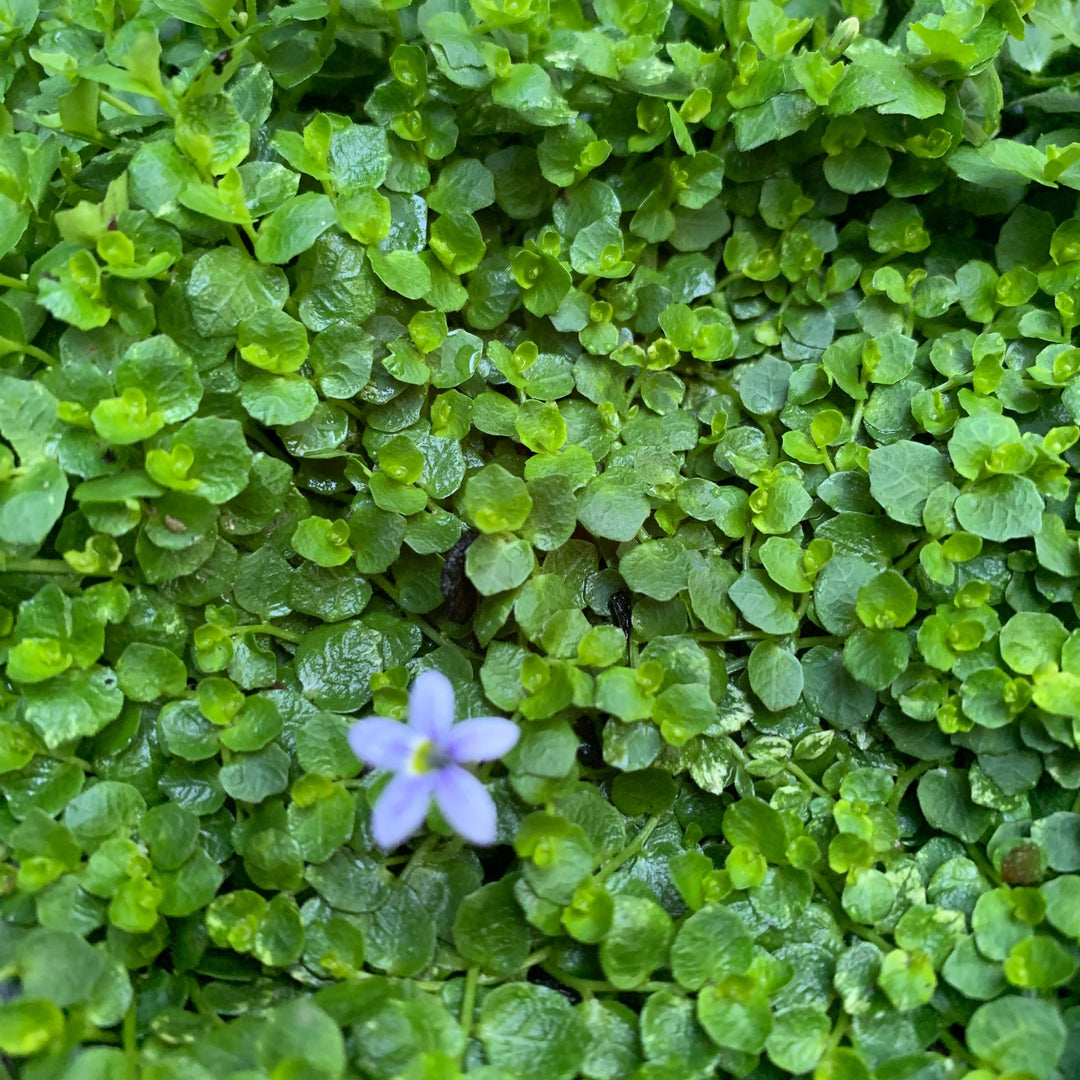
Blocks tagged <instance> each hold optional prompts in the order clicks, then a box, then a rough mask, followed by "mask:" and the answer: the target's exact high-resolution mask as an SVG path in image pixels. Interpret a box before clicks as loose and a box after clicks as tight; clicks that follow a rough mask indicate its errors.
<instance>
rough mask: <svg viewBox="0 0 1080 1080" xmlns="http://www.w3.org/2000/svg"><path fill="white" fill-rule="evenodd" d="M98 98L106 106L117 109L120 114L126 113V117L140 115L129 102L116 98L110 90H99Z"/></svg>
mask: <svg viewBox="0 0 1080 1080" xmlns="http://www.w3.org/2000/svg"><path fill="white" fill-rule="evenodd" d="M98 96H99V97H100V98H101V100H102V101H104V102H105V103H106V104H108V105H111V106H112V107H113V108H114V109H118V110H119V111H120V112H122V113H127V115H128V116H139V115H141V114H140V112H139V110H138V109H136V108H135V106H134V105H132V104H131V102H130V101H125V100H124V99H123V98H118V97H117V96H116V95H115V94H114V93H113V92H112V91H111V90H105V89H104V88H99V89H98Z"/></svg>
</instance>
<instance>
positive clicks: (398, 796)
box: [349, 671, 521, 851]
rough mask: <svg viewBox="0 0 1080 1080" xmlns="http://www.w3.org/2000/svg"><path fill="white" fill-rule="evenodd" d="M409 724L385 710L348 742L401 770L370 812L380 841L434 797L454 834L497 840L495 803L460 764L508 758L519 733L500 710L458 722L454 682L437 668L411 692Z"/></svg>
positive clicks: (371, 760)
mask: <svg viewBox="0 0 1080 1080" xmlns="http://www.w3.org/2000/svg"><path fill="white" fill-rule="evenodd" d="M408 716H409V719H408V723H407V724H402V723H400V722H399V721H397V720H388V719H386V718H385V717H382V716H372V717H368V719H366V720H360V721H358V722H357V723H355V724H353V726H352V728H351V729H350V730H349V745H350V746H351V747H352V749H353V753H355V754H356V756H357V757H358V758H360V759H361V760H362V761H366V762H367V763H368V764H369V765H374V766H375V767H376V768H378V769H387V770H389V771H390V772H393V773H394V774H395V775H394V777H393V779H391V781H390V782H389V783H388V784H387V785H386V787H385V788H383V790H382V792H381V793H380V795H379V797H378V799H377V800H376V803H375V809H374V811H373V813H372V815H371V831H372V834H373V836H374V837H375V843H377V844H378V845H379V847H381V848H383V849H384V850H386V851H389V850H390V849H391V848H395V847H397V846H398V845H399V844H401V843H402V842H404V841H405V840H407V839H408V838H409V837H410V836H412V834H413V833H414V832H416V830H417V829H419V828H420V826H421V825H422V824H423V822H424V818H425V817H426V816H427V812H428V807H429V805H430V804H431V800H432V798H434V799H435V802H436V803H438V806H439V809H440V810H441V811H442V815H443V817H444V818H446V821H447V823H448V824H449V825H450V827H451V828H453V829H454V830H455V831H456V832H458V833H460V835H461V836H463V837H464V838H465V839H466V840H468V841H469V842H470V843H473V844H481V845H488V844H493V843H494V842H495V803H494V802H493V801H492V798H491V796H490V795H489V794H488V792H487V790H486V789H485V787H484V785H483V784H482V783H480V781H479V780H477V778H476V777H475V776H473V775H472V773H470V772H468V771H467V770H465V769H463V768H462V767H461V766H462V765H465V764H470V763H472V762H476V761H492V760H494V759H495V758H498V757H502V755H503V754H505V753H506V752H507V751H509V750H510V749H511V748H512V747H513V746H514V745H515V743H517V741H518V736H519V735H520V734H521V732H520V731H519V730H518V726H517V724H515V723H514V722H513V721H512V720H506V719H504V718H503V717H501V716H477V717H473V718H472V719H469V720H462V721H461V722H460V723H457V724H455V723H454V688H453V686H451V685H450V680H449V679H448V678H447V677H446V676H445V675H443V674H442V673H441V672H438V671H425V672H424V673H423V674H422V675H421V676H420V677H419V678H418V679H417V680H416V682H415V683H413V688H412V693H411V694H410V695H409V713H408Z"/></svg>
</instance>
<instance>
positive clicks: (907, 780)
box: [889, 761, 935, 812]
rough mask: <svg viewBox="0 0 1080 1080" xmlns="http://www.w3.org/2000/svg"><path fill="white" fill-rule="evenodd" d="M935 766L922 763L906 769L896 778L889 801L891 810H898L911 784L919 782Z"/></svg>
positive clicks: (931, 763)
mask: <svg viewBox="0 0 1080 1080" xmlns="http://www.w3.org/2000/svg"><path fill="white" fill-rule="evenodd" d="M934 764H935V763H934V762H933V761H920V762H919V763H918V764H917V765H912V766H911V768H910V769H905V770H904V771H903V772H902V773H901V774H900V775H899V776H898V777H897V778H896V787H895V788H894V789H893V793H892V798H891V799H889V808H890V809H891V810H893V811H894V812H895V811H896V810H897V808H898V807H899V806H900V802H901V800H902V799H903V798H904V795H905V794H906V792H907V789H908V788H909V787H910V786H911V784H912V783H913V782H914V781H915V780H918V779H919V777H920V776H922V774H923V773H924V772H926V771H927V770H928V769H932V768H933V767H934Z"/></svg>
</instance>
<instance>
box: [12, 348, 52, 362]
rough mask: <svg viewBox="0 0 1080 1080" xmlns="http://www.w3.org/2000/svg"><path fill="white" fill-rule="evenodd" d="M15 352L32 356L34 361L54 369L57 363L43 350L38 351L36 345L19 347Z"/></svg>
mask: <svg viewBox="0 0 1080 1080" xmlns="http://www.w3.org/2000/svg"><path fill="white" fill-rule="evenodd" d="M16 351H17V352H21V353H25V354H26V355H27V356H32V357H34V358H35V359H36V360H40V361H41V362H42V363H44V364H48V365H49V367H55V366H56V364H58V363H59V361H58V360H57V359H56V357H55V356H52V355H50V354H49V353H47V352H46V351H45V350H44V349H39V348H38V347H37V346H36V345H20V346H19V347H18V349H17V350H16Z"/></svg>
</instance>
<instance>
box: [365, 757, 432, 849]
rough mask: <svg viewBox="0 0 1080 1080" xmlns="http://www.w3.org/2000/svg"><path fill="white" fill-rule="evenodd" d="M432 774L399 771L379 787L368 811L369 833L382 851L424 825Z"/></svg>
mask: <svg viewBox="0 0 1080 1080" xmlns="http://www.w3.org/2000/svg"><path fill="white" fill-rule="evenodd" d="M435 775H436V774H435V773H420V774H419V775H416V774H408V773H398V775H397V776H395V777H394V778H393V779H392V780H391V781H390V783H389V784H387V785H386V787H384V788H383V789H382V792H381V793H380V794H379V797H378V799H376V801H375V809H374V810H373V811H372V814H371V834H372V836H374V837H375V843H376V844H378V845H379V847H381V848H382V849H383V850H384V851H391V850H392V849H393V848H396V847H397V846H398V845H399V844H401V843H403V842H404V841H406V840H408V839H409V837H410V836H412V834H413V833H414V832H416V830H417V829H419V828H420V826H421V825H423V823H424V818H425V817H427V812H428V806H429V805H430V804H431V795H432V788H433V787H434V779H435Z"/></svg>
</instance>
